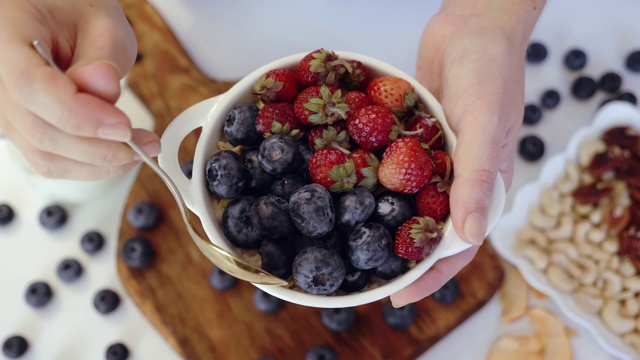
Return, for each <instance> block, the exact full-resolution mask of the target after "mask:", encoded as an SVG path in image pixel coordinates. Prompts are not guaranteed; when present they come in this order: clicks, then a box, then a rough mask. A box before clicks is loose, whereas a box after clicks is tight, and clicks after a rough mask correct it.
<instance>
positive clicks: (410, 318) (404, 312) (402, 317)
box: [382, 301, 416, 330]
mask: <svg viewBox="0 0 640 360" xmlns="http://www.w3.org/2000/svg"><path fill="white" fill-rule="evenodd" d="M382 318H383V319H384V322H385V323H386V324H387V325H389V327H390V328H392V329H398V330H405V329H407V328H408V327H409V326H411V324H413V322H414V321H415V320H416V304H407V305H405V306H402V307H399V308H394V307H393V305H392V304H391V301H386V302H385V303H384V304H383V305H382Z"/></svg>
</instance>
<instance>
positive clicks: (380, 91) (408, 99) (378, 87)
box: [366, 76, 417, 119]
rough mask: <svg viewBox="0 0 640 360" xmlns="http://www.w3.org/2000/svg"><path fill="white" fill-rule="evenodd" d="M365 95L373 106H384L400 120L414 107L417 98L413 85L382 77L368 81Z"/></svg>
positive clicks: (400, 79)
mask: <svg viewBox="0 0 640 360" xmlns="http://www.w3.org/2000/svg"><path fill="white" fill-rule="evenodd" d="M366 93H367V95H369V97H370V98H371V100H372V101H373V103H374V104H376V105H380V106H384V107H386V108H387V109H389V110H391V111H393V113H394V114H395V115H396V116H398V118H400V119H402V118H404V117H405V116H406V114H407V112H408V111H409V110H411V109H413V108H414V107H415V106H416V102H417V96H416V93H415V91H414V90H413V85H411V83H409V82H408V81H407V80H405V79H402V78H399V77H396V76H382V77H377V78H374V79H372V80H371V81H369V84H368V85H367V89H366Z"/></svg>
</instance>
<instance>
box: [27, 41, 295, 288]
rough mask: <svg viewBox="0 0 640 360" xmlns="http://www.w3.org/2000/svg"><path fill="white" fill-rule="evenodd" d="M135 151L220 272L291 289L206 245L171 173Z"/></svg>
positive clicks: (40, 48) (42, 52) (37, 45)
mask: <svg viewBox="0 0 640 360" xmlns="http://www.w3.org/2000/svg"><path fill="white" fill-rule="evenodd" d="M32 45H33V47H34V48H35V49H36V51H37V52H38V54H40V56H42V58H44V59H45V60H46V61H47V63H48V64H49V65H50V66H51V67H53V68H55V69H57V70H60V68H59V67H58V66H57V65H56V63H55V62H54V61H53V59H52V58H51V55H50V54H49V52H48V51H46V50H45V49H44V47H43V46H42V45H41V44H40V42H38V40H34V41H33V42H32ZM126 144H127V145H129V147H131V149H133V151H135V152H136V153H137V154H138V155H140V157H141V158H142V160H143V161H144V163H145V164H147V165H148V166H149V167H150V168H151V169H152V170H153V171H154V172H155V173H156V174H157V175H158V176H159V177H160V178H161V179H162V181H164V183H165V185H167V187H168V188H169V191H170V192H171V194H172V195H173V197H174V198H175V200H176V202H177V203H178V208H180V214H181V215H182V220H184V223H185V225H186V228H187V231H188V232H189V235H190V236H191V238H192V239H193V241H194V242H195V243H196V245H197V246H198V249H200V251H201V252H202V253H203V254H204V255H205V256H206V257H207V258H208V259H209V260H210V261H211V262H212V263H213V264H214V265H215V266H217V267H218V268H220V269H221V270H224V271H225V272H227V273H228V274H230V275H233V276H235V277H236V278H238V279H241V280H245V281H249V282H252V283H255V284H260V285H277V286H290V283H289V282H287V281H286V280H283V279H281V278H279V277H277V276H274V275H272V274H270V273H268V272H266V271H264V270H262V269H261V268H259V267H256V266H254V265H252V264H250V263H249V262H247V261H245V260H243V259H241V258H240V257H238V256H237V255H234V254H232V253H230V252H228V251H227V250H225V249H223V248H221V247H219V246H217V245H214V244H213V243H211V242H209V241H205V240H204V239H202V238H201V237H200V235H198V233H197V232H196V230H195V228H194V227H193V224H192V222H191V216H190V212H189V211H188V210H187V206H186V205H185V203H184V200H183V198H182V195H180V191H178V188H177V187H176V185H175V184H174V183H173V181H172V180H171V178H170V177H169V176H168V175H167V173H165V172H164V170H162V168H161V167H160V166H158V164H157V163H156V162H155V161H153V160H152V159H151V157H149V156H148V155H147V154H146V153H145V152H144V151H143V150H142V149H141V148H140V147H138V145H136V144H135V143H134V142H133V141H132V140H129V141H127V142H126Z"/></svg>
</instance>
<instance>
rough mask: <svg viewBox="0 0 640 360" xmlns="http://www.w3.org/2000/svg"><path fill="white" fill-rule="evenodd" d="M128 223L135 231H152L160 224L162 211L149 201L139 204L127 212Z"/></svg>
mask: <svg viewBox="0 0 640 360" xmlns="http://www.w3.org/2000/svg"><path fill="white" fill-rule="evenodd" d="M127 221H128V222H129V225H131V227H133V228H134V229H139V230H151V229H153V228H154V227H156V225H158V223H159V222H160V209H158V207H157V206H156V204H154V203H152V202H149V201H140V202H137V203H135V204H133V205H132V206H131V207H130V208H129V210H128V211H127Z"/></svg>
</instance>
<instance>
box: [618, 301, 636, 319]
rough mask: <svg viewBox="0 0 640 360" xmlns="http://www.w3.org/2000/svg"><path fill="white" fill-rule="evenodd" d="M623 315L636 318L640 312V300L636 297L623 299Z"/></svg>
mask: <svg viewBox="0 0 640 360" xmlns="http://www.w3.org/2000/svg"><path fill="white" fill-rule="evenodd" d="M621 312H622V315H624V316H628V317H632V318H635V317H636V316H637V315H638V313H640V302H638V299H637V298H635V297H630V298H628V299H624V300H622V311H621Z"/></svg>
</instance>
